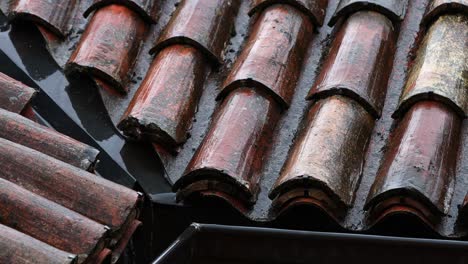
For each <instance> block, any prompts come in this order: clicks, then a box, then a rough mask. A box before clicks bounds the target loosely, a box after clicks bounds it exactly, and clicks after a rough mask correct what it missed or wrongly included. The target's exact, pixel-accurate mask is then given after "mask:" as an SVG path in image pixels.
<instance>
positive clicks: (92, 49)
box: [67, 5, 146, 93]
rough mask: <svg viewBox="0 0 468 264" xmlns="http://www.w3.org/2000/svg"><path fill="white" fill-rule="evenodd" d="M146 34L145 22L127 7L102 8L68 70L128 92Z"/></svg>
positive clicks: (85, 34)
mask: <svg viewBox="0 0 468 264" xmlns="http://www.w3.org/2000/svg"><path fill="white" fill-rule="evenodd" d="M145 32H146V25H145V23H144V21H143V20H142V19H141V18H140V16H139V15H138V14H137V13H135V12H133V11H131V10H130V9H128V8H127V7H125V6H122V5H108V6H106V7H103V8H100V9H98V10H97V11H96V12H95V13H94V15H93V17H92V18H91V21H90V22H89V24H88V26H87V28H86V31H85V32H84V33H83V35H82V37H81V40H80V43H79V45H78V47H77V48H76V50H75V51H74V53H73V54H72V56H71V57H70V60H69V61H68V64H67V71H68V72H71V71H77V72H85V73H88V74H90V75H91V76H92V77H95V78H97V79H99V80H102V81H104V82H105V83H107V84H108V85H109V86H110V87H111V88H112V89H115V90H116V91H118V92H121V93H125V92H126V91H127V83H128V81H129V78H130V75H131V70H132V68H133V65H134V63H135V58H136V56H137V54H138V52H139V49H140V44H141V41H142V39H143V36H144V35H145Z"/></svg>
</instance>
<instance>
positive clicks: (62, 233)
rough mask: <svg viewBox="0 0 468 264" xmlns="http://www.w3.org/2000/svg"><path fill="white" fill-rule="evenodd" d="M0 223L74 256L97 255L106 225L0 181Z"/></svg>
mask: <svg viewBox="0 0 468 264" xmlns="http://www.w3.org/2000/svg"><path fill="white" fill-rule="evenodd" d="M0 202H1V204H2V206H1V207H0V223H1V224H3V225H6V226H9V227H11V228H14V229H16V230H18V231H20V232H22V233H24V234H27V235H29V236H31V237H34V238H36V239H38V240H41V241H43V242H45V243H47V244H49V245H51V246H53V247H56V248H58V249H60V250H64V251H67V252H70V253H72V254H76V255H81V254H84V255H92V254H99V252H100V251H101V250H102V249H103V247H104V242H105V238H106V233H107V229H106V226H104V225H101V224H99V223H97V222H94V221H92V220H91V219H88V218H86V217H84V216H82V215H80V214H78V213H76V212H74V211H72V210H69V209H67V208H65V207H63V206H60V205H59V204H56V203H54V202H51V201H50V200H47V199H45V198H43V197H41V196H39V195H37V194H34V193H32V192H30V191H27V190H26V189H23V188H21V187H19V186H18V185H16V184H13V183H11V182H9V181H7V180H5V179H0Z"/></svg>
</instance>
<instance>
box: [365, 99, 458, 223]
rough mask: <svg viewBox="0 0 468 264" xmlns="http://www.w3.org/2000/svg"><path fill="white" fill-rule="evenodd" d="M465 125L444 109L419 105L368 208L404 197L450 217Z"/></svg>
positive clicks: (394, 142) (402, 126)
mask: <svg viewBox="0 0 468 264" xmlns="http://www.w3.org/2000/svg"><path fill="white" fill-rule="evenodd" d="M461 124H462V121H461V119H460V118H459V117H458V116H457V115H456V114H455V113H454V112H453V111H451V109H449V108H447V107H446V106H444V105H443V104H440V103H438V102H420V103H418V104H416V105H414V106H413V107H412V108H411V109H410V111H409V112H408V113H407V114H406V115H405V116H404V117H403V119H402V120H401V122H400V123H399V124H398V126H397V128H396V131H395V132H394V134H393V136H392V138H391V140H390V145H389V147H388V151H387V153H386V155H385V158H384V160H383V162H382V165H381V167H380V169H379V172H378V174H377V178H376V181H375V182H374V184H373V187H372V188H371V191H370V193H369V198H368V202H369V203H368V206H370V207H373V206H376V205H377V204H378V203H381V202H382V201H385V200H387V199H390V198H392V197H395V196H400V195H401V196H407V197H409V198H413V199H416V200H419V201H420V202H422V203H423V204H424V205H425V206H426V208H427V209H428V210H430V211H432V212H433V213H434V214H439V215H440V214H446V213H447V212H448V209H449V208H448V207H449V204H450V200H451V198H452V196H453V189H454V184H455V175H456V168H457V167H456V166H457V164H456V163H457V154H458V149H459V144H458V142H460V135H461V134H460V130H461ZM400 203H402V204H404V203H405V201H404V199H400Z"/></svg>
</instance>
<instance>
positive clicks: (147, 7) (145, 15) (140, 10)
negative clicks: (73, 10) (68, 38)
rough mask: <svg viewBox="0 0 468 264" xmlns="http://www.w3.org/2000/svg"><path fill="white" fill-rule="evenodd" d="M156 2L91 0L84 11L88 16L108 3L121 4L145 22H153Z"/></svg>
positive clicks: (151, 0) (155, 14)
mask: <svg viewBox="0 0 468 264" xmlns="http://www.w3.org/2000/svg"><path fill="white" fill-rule="evenodd" d="M156 2H157V1H154V0H93V3H92V4H91V5H90V6H89V7H88V9H86V10H85V12H84V14H83V15H84V17H88V16H89V15H90V14H91V13H92V12H96V11H97V10H99V9H100V8H103V7H106V6H110V5H122V6H125V7H127V8H128V9H130V10H132V11H133V12H135V13H137V14H138V15H139V16H140V17H141V18H142V19H143V20H145V21H146V22H147V23H149V24H152V23H155V22H156V21H155V19H156V16H157V13H158V11H157V8H156Z"/></svg>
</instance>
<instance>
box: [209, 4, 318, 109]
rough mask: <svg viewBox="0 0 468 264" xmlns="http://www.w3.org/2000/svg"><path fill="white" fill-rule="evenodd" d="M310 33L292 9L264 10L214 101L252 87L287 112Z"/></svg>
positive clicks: (302, 19) (307, 23)
mask: <svg viewBox="0 0 468 264" xmlns="http://www.w3.org/2000/svg"><path fill="white" fill-rule="evenodd" d="M312 29H313V26H312V24H311V23H310V21H309V20H308V19H307V17H306V16H305V15H304V14H303V13H302V12H300V11H298V10H297V9H295V8H294V7H291V6H289V5H274V6H271V7H268V8H267V9H265V10H264V11H263V13H262V14H261V15H260V17H259V18H258V19H257V21H256V23H255V25H254V28H253V31H252V33H251V35H250V37H249V39H248V41H247V44H246V46H245V47H244V49H243V50H242V53H241V54H240V56H239V58H238V59H237V61H236V63H235V64H234V66H233V67H232V69H231V72H230V73H229V75H228V77H227V79H226V80H225V82H224V84H223V87H224V88H223V89H222V91H221V93H220V94H219V96H218V98H222V97H225V96H226V95H227V94H229V92H231V91H232V90H234V89H237V88H239V87H252V88H253V87H255V88H257V89H263V90H265V91H267V92H269V93H271V94H272V95H273V96H274V98H276V99H277V101H278V102H279V103H280V104H281V105H282V106H284V107H286V108H287V107H288V106H289V104H290V102H291V99H292V95H293V94H294V90H295V89H294V88H295V86H296V81H297V78H298V77H299V73H300V69H301V66H302V59H303V58H304V54H305V53H306V51H307V47H308V43H309V40H310V37H311V36H312Z"/></svg>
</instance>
